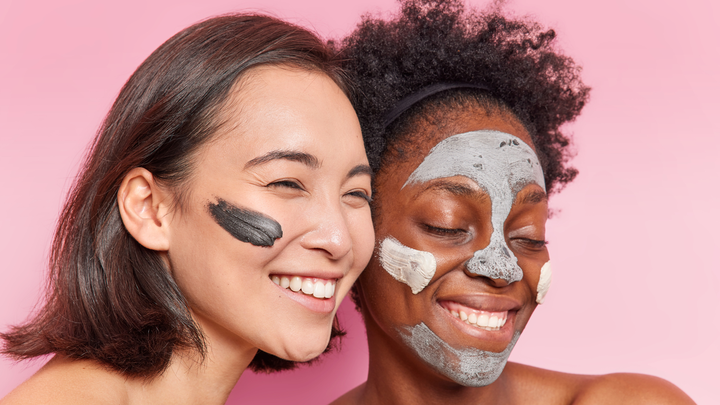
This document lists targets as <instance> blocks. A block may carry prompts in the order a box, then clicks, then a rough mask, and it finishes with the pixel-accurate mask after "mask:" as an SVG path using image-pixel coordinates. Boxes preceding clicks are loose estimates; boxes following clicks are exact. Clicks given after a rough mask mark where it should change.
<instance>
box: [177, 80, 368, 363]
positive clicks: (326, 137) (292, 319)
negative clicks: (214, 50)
mask: <svg viewBox="0 0 720 405" xmlns="http://www.w3.org/2000/svg"><path fill="white" fill-rule="evenodd" d="M220 115H221V119H222V120H223V125H222V127H221V129H220V132H219V133H218V135H217V136H216V138H215V139H213V140H211V141H209V142H208V143H207V144H206V145H205V146H204V147H203V148H202V149H201V150H200V152H199V153H198V154H197V156H196V157H195V159H194V168H193V175H192V177H191V178H190V181H189V186H188V191H189V193H188V197H187V199H186V200H184V201H185V202H184V203H183V206H182V208H177V209H176V210H174V211H173V213H172V214H171V215H173V218H172V220H171V222H170V224H171V225H170V232H171V233H170V241H169V244H170V245H169V246H170V247H169V250H168V254H167V257H168V260H169V264H170V269H171V272H172V275H173V277H174V278H175V280H176V282H177V284H178V286H179V287H180V289H181V291H182V293H183V295H184V296H185V297H186V299H187V301H188V303H189V306H190V309H191V311H192V314H193V317H194V319H195V320H196V321H197V322H198V323H199V324H200V326H201V328H202V330H203V333H205V335H206V336H207V337H208V340H209V341H210V343H211V345H212V344H213V343H214V344H215V345H216V346H218V345H219V344H218V342H229V346H230V347H233V346H248V345H249V346H252V347H257V348H259V349H261V350H263V351H266V352H268V353H271V354H274V355H276V356H278V357H281V358H285V359H288V360H296V361H304V360H309V359H311V358H313V357H315V356H317V355H319V354H320V353H322V351H323V350H324V349H325V347H326V345H327V343H328V340H329V337H330V331H331V325H332V322H333V318H334V315H335V312H336V311H337V308H338V306H339V305H340V302H341V301H342V299H343V297H344V296H345V294H346V293H347V292H348V290H349V289H350V287H351V286H352V284H353V282H354V281H355V279H356V278H357V277H358V275H359V274H360V272H361V271H362V269H363V268H364V267H365V264H366V263H367V261H368V260H369V258H370V255H371V253H372V247H373V242H374V234H373V229H372V224H371V219H370V209H369V206H368V201H367V199H368V196H369V195H370V192H371V191H370V174H369V173H370V171H369V167H368V166H367V158H366V156H365V151H364V148H363V143H362V138H361V133H360V127H359V124H358V121H357V118H356V116H355V113H354V111H353V109H352V107H351V105H350V103H349V101H348V100H347V98H346V97H345V95H344V94H343V93H342V91H341V90H340V89H339V88H338V87H337V85H335V83H334V82H333V81H332V80H331V79H329V78H328V77H326V76H325V75H323V74H321V73H315V72H308V71H302V70H297V69H290V68H283V67H260V68H255V69H254V70H253V71H251V72H250V73H248V75H247V76H246V77H245V78H244V79H243V81H242V87H241V90H239V91H236V92H235V93H234V94H232V95H231V96H230V98H229V100H228V101H227V103H226V105H225V107H224V109H223V110H222V112H221V114H220ZM225 347H228V345H225Z"/></svg>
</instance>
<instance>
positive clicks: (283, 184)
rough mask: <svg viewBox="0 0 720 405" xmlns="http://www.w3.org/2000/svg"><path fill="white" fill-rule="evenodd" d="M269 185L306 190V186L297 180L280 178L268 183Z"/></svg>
mask: <svg viewBox="0 0 720 405" xmlns="http://www.w3.org/2000/svg"><path fill="white" fill-rule="evenodd" d="M267 187H282V188H291V189H295V190H303V191H304V190H305V188H304V187H303V186H302V184H300V183H299V182H297V181H295V180H278V181H273V182H272V183H270V184H268V185H267Z"/></svg>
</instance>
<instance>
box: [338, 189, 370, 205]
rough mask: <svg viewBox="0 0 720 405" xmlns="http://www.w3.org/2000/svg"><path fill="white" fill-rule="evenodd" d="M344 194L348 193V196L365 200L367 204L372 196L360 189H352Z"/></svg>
mask: <svg viewBox="0 0 720 405" xmlns="http://www.w3.org/2000/svg"><path fill="white" fill-rule="evenodd" d="M345 195H349V196H352V197H358V198H362V199H363V200H365V201H366V202H367V203H368V204H370V203H371V202H372V197H370V196H369V195H368V194H367V193H366V192H364V191H362V190H353V191H351V192H349V193H347V194H345Z"/></svg>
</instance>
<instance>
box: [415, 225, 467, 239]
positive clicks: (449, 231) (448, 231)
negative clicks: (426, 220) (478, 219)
mask: <svg viewBox="0 0 720 405" xmlns="http://www.w3.org/2000/svg"><path fill="white" fill-rule="evenodd" d="M424 226H425V230H426V231H427V232H429V233H431V234H434V235H438V236H459V235H465V234H466V233H467V231H466V230H465V229H460V228H441V227H438V226H432V225H428V224H424Z"/></svg>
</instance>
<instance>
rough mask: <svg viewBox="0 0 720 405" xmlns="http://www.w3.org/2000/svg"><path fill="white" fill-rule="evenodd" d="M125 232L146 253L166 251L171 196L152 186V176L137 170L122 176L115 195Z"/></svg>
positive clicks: (141, 169)
mask: <svg viewBox="0 0 720 405" xmlns="http://www.w3.org/2000/svg"><path fill="white" fill-rule="evenodd" d="M117 201H118V209H119V210H120V218H122V221H123V224H125V229H127V230H128V232H130V235H132V237H133V238H135V240H136V241H138V243H140V244H141V245H143V246H145V247H146V248H148V249H152V250H156V251H167V250H168V247H169V245H170V244H169V237H168V236H169V235H168V230H169V223H170V220H171V215H169V213H170V210H169V208H170V203H171V202H172V196H171V195H170V194H169V193H168V192H166V191H164V190H162V189H161V188H160V187H159V185H158V184H157V183H156V182H155V180H154V178H153V175H152V173H150V172H149V171H147V170H146V169H143V168H142V167H136V168H134V169H132V170H130V172H129V173H128V174H127V175H126V176H125V178H124V179H123V182H122V184H120V190H118V195H117Z"/></svg>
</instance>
